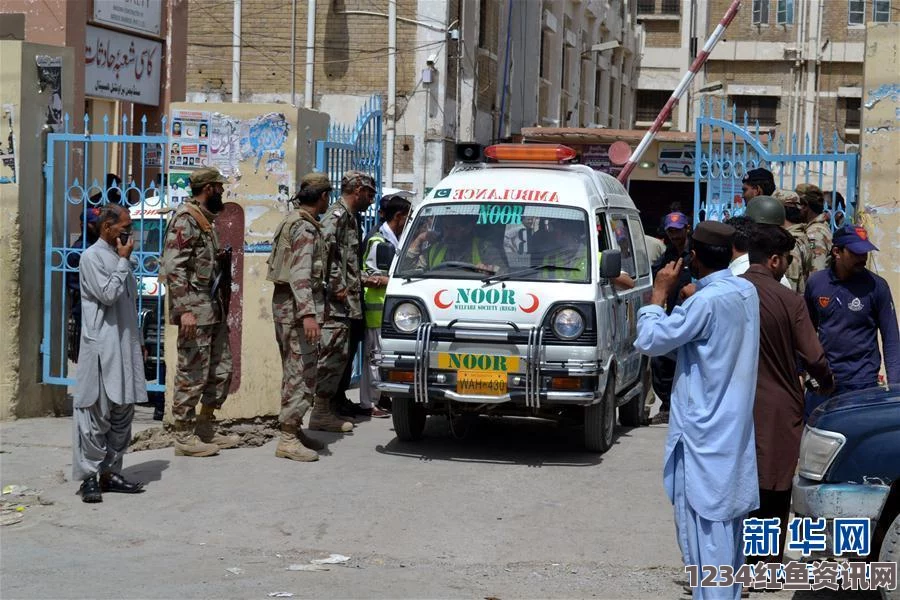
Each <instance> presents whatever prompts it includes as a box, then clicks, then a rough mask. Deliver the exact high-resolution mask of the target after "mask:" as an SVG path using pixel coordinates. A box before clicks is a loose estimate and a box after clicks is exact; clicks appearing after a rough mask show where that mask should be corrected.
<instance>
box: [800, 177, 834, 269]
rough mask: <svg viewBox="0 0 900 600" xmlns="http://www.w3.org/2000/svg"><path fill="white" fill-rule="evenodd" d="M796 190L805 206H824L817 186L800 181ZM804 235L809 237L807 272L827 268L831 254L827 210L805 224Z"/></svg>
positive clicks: (821, 194) (823, 197) (822, 195)
mask: <svg viewBox="0 0 900 600" xmlns="http://www.w3.org/2000/svg"><path fill="white" fill-rule="evenodd" d="M796 192H797V195H798V196H799V197H800V201H801V202H804V203H805V204H806V205H807V206H810V205H813V204H816V205H819V206H821V207H823V208H824V205H825V195H824V194H823V193H822V190H820V189H819V188H818V186H815V185H813V184H811V183H801V184H800V185H798V186H797V190H796ZM806 237H808V238H809V246H808V248H809V255H810V256H809V273H814V272H815V271H824V270H825V269H827V268H828V257H829V256H830V255H831V220H830V219H829V217H828V212H827V211H823V212H822V214H820V215H818V216H817V217H816V218H815V219H813V220H812V221H810V222H809V224H807V226H806Z"/></svg>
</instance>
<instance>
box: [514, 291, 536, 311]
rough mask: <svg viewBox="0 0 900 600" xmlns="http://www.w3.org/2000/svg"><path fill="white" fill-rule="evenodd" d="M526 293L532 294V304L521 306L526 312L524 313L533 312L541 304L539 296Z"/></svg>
mask: <svg viewBox="0 0 900 600" xmlns="http://www.w3.org/2000/svg"><path fill="white" fill-rule="evenodd" d="M525 295H526V296H531V299H532V304H531V306H529V307H525V306H519V308H521V309H522V312H524V313H533V312H534V311H536V310H537V307H538V305H539V304H540V301H539V300H538V297H537V296H535V295H534V294H525Z"/></svg>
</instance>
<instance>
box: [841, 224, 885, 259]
mask: <svg viewBox="0 0 900 600" xmlns="http://www.w3.org/2000/svg"><path fill="white" fill-rule="evenodd" d="M832 243H834V245H835V246H837V247H838V248H846V249H847V250H849V251H850V252H852V253H853V254H868V253H869V252H873V251H877V250H878V248H877V247H876V246H875V244H873V243H872V242H870V241H869V232H868V231H866V229H865V228H864V227H860V226H859V225H844V226H843V227H841V228H840V229H838V230H837V231H835V232H834V237H833V238H832Z"/></svg>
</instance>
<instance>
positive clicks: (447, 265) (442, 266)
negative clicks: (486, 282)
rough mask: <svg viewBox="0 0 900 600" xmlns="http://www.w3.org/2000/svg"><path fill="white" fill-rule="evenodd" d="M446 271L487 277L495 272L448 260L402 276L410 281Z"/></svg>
mask: <svg viewBox="0 0 900 600" xmlns="http://www.w3.org/2000/svg"><path fill="white" fill-rule="evenodd" d="M446 269H459V270H460V271H470V272H472V273H483V274H487V275H488V276H491V275H493V274H494V273H496V271H492V270H490V269H483V268H481V267H479V266H478V265H473V264H472V263H467V262H461V261H456V260H448V261H444V262H442V263H438V264H436V265H435V266H433V267H431V268H428V269H413V270H412V271H410V272H408V273H406V274H405V275H402V277H403V279H405V280H406V281H410V280H412V279H413V278H420V277H427V276H428V275H430V274H432V273H434V272H436V271H444V270H446Z"/></svg>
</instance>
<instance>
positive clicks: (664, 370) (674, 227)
mask: <svg viewBox="0 0 900 600" xmlns="http://www.w3.org/2000/svg"><path fill="white" fill-rule="evenodd" d="M663 224H664V226H665V230H666V241H667V242H668V243H667V244H666V251H665V252H664V253H663V255H662V257H661V258H660V259H659V260H658V261H657V262H656V263H654V264H653V276H654V277H656V274H657V273H658V272H659V271H660V270H661V269H662V268H663V267H664V266H665V265H668V264H670V263H672V262H675V261H677V260H678V259H679V258H686V257H688V256H690V245H689V243H688V235H689V233H690V222H689V221H688V218H687V216H686V215H685V214H684V213H680V212H671V213H669V214H667V215H666V217H665V219H664V220H663ZM690 283H691V272H690V269H689V268H688V265H687V261H686V260H682V269H681V271H680V272H679V275H678V281H677V283H676V285H675V286H674V287H673V288H672V289H671V290H670V292H669V296H668V298H666V305H665V309H666V314H672V311H673V310H674V309H675V307H676V306H678V304H680V303H681V290H682V289H683V288H684V287H685V286H687V285H689V284H690ZM650 372H651V380H652V382H653V386H652V387H653V391H654V392H655V393H656V395H657V396H658V397H659V401H660V407H659V412H658V413H657V414H656V415H654V417H653V418H652V419H651V420H650V423H651V424H652V425H663V424H665V423H668V422H669V401H670V398H671V396H672V378H673V377H674V376H675V361H674V360H672V359H671V358H669V357H667V356H655V357H653V358H651V359H650ZM645 406H646V404H645ZM645 412H646V408H645Z"/></svg>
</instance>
